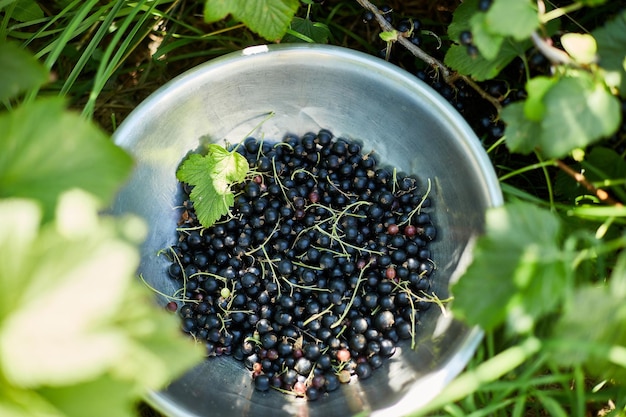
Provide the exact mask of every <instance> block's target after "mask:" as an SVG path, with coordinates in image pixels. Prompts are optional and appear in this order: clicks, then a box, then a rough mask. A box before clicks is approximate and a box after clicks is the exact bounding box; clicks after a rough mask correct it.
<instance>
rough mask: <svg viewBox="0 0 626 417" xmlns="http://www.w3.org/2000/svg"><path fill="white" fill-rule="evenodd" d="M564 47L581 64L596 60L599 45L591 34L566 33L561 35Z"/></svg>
mask: <svg viewBox="0 0 626 417" xmlns="http://www.w3.org/2000/svg"><path fill="white" fill-rule="evenodd" d="M561 44H562V45H563V49H565V51H566V52H567V53H568V54H569V55H570V56H571V57H572V58H573V59H574V61H576V62H578V63H580V64H585V65H586V64H591V63H593V62H595V61H596V54H597V52H598V45H597V44H596V40H595V39H594V38H593V36H591V35H587V34H582V33H565V34H564V35H563V36H561Z"/></svg>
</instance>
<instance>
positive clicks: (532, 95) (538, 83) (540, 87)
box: [524, 76, 557, 122]
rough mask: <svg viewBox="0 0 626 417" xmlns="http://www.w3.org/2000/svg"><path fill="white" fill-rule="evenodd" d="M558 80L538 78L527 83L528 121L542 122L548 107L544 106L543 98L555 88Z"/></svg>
mask: <svg viewBox="0 0 626 417" xmlns="http://www.w3.org/2000/svg"><path fill="white" fill-rule="evenodd" d="M556 80H557V79H556V78H551V77H545V76H538V77H535V78H531V79H530V80H528V82H527V83H526V91H528V98H527V99H526V101H525V102H524V115H525V116H526V118H528V120H531V121H533V122H540V121H541V120H542V119H543V116H544V114H545V111H546V106H545V105H544V104H543V97H544V96H545V94H546V92H547V91H548V90H549V89H550V88H552V86H554V84H555V83H556Z"/></svg>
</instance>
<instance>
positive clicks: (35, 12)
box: [11, 0, 44, 22]
mask: <svg viewBox="0 0 626 417" xmlns="http://www.w3.org/2000/svg"><path fill="white" fill-rule="evenodd" d="M43 16H44V15H43V10H41V7H39V5H38V4H37V2H36V1H35V0H17V4H16V5H15V10H13V14H12V15H11V17H12V18H13V19H15V20H17V21H18V22H29V21H31V20H38V19H43Z"/></svg>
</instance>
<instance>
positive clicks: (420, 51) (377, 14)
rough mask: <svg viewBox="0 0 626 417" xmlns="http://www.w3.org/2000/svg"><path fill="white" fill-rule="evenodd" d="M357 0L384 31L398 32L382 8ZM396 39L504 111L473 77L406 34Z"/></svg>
mask: <svg viewBox="0 0 626 417" xmlns="http://www.w3.org/2000/svg"><path fill="white" fill-rule="evenodd" d="M356 1H357V3H359V4H360V5H361V7H363V8H364V9H366V10H369V11H371V12H372V13H373V14H374V17H375V18H376V21H377V22H378V24H379V25H380V27H381V29H382V30H383V31H384V32H394V31H395V32H397V30H396V29H395V28H394V27H393V25H392V24H391V23H389V22H388V21H387V20H385V17H384V15H383V13H382V12H381V11H380V10H378V7H376V6H375V5H374V4H372V3H371V2H370V1H369V0H356ZM395 41H396V42H399V43H400V45H402V46H403V47H405V48H406V49H407V50H408V51H409V52H411V53H412V54H413V55H414V56H415V57H416V58H418V59H420V60H422V61H424V62H425V63H426V64H428V65H430V66H431V67H433V68H436V69H437V71H439V72H440V73H441V75H442V76H443V78H444V80H445V81H446V83H448V84H450V85H454V82H455V81H457V80H459V79H460V80H463V81H464V82H465V83H466V84H467V85H469V86H470V87H471V88H472V89H474V90H475V91H476V92H477V93H478V94H479V95H480V96H481V97H482V98H483V99H485V100H487V101H488V102H489V103H491V104H492V105H493V106H494V107H495V108H496V111H497V112H498V114H500V112H501V111H502V104H501V103H500V101H499V100H498V99H497V98H495V97H493V96H491V95H490V94H489V93H487V92H486V91H485V90H483V89H482V88H481V87H480V86H479V85H478V84H477V83H476V82H474V80H472V79H471V78H469V77H467V76H465V75H461V74H459V73H457V72H455V71H451V70H450V68H448V67H447V66H446V65H445V64H444V63H443V62H441V61H439V60H438V59H436V58H434V57H432V56H430V55H429V54H428V53H426V52H425V51H424V50H423V49H421V48H420V47H418V46H416V45H414V44H413V43H412V42H411V41H409V40H408V39H407V38H406V37H404V36H398V37H397V39H396V40H395Z"/></svg>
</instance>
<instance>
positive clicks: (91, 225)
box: [0, 190, 141, 387]
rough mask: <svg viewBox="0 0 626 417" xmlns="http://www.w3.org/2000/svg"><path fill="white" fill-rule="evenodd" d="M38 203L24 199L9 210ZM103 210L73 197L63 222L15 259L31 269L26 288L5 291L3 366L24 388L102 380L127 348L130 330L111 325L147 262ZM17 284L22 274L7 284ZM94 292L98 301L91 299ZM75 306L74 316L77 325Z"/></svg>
mask: <svg viewBox="0 0 626 417" xmlns="http://www.w3.org/2000/svg"><path fill="white" fill-rule="evenodd" d="M1 204H2V205H3V206H4V204H6V203H1ZM34 204H35V203H34V202H32V201H29V200H23V202H22V203H19V204H16V203H12V204H11V205H10V206H9V208H8V209H7V208H6V207H5V208H4V210H11V209H13V210H15V209H16V206H19V205H23V206H24V207H27V206H28V205H34ZM96 207H97V201H96V200H95V199H94V198H93V197H92V196H89V195H87V194H85V193H84V192H82V191H79V190H75V191H72V192H68V193H65V194H64V195H63V196H62V198H61V201H60V205H59V213H58V218H57V221H56V222H55V223H53V224H50V223H49V224H48V225H46V226H44V228H43V229H42V230H41V231H40V235H38V236H37V239H36V240H33V241H31V245H30V247H24V248H23V249H24V252H22V253H21V254H20V255H19V258H18V259H15V260H12V261H11V262H12V263H17V264H18V265H22V266H23V267H22V268H21V271H22V275H20V283H21V285H22V287H23V289H20V290H19V291H15V292H14V293H5V291H4V290H3V296H4V297H7V298H9V297H10V298H11V301H10V302H9V303H8V307H9V311H10V314H9V315H8V316H7V315H6V314H5V315H4V316H5V317H4V320H3V322H4V323H3V325H2V330H1V337H0V358H1V360H0V363H2V367H3V371H4V374H5V375H6V378H7V379H8V380H9V381H11V382H12V383H13V384H15V385H17V386H23V387H36V386H39V385H44V384H45V385H65V384H71V383H74V382H77V381H81V380H85V379H89V378H93V377H96V376H97V375H100V374H101V373H103V372H104V371H105V370H106V369H107V368H108V367H110V366H111V364H112V363H113V362H114V361H115V360H116V359H117V357H119V356H120V355H121V354H122V353H123V351H124V349H126V343H127V341H126V338H125V337H124V334H123V332H121V331H120V329H118V328H116V327H114V326H111V325H110V324H107V320H111V318H112V317H114V314H115V312H116V311H117V309H118V308H119V306H120V303H121V302H122V300H123V298H124V294H125V293H126V291H127V290H128V286H129V284H130V282H131V279H132V276H133V273H134V271H135V269H136V268H137V266H138V264H139V256H138V252H137V250H136V247H135V245H134V244H132V243H129V242H125V241H123V240H120V239H119V238H118V236H116V234H115V233H113V232H114V229H113V230H112V229H111V228H110V227H106V223H104V224H102V225H101V224H100V222H99V221H98V218H97V209H96ZM5 213H6V211H5ZM80 213H90V214H89V215H87V216H82V217H81V216H80ZM10 214H12V215H11V216H10V217H9V218H12V217H14V216H13V214H14V213H10ZM72 220H73V222H72ZM68 223H69V224H68ZM10 232H12V231H11V229H9V230H8V231H7V233H10ZM3 233H4V231H3ZM10 237H11V236H10V235H9V238H10ZM139 237H141V235H139ZM2 240H8V239H7V238H6V237H5V238H4V239H2ZM10 279H15V276H13V277H2V278H1V279H0V282H3V283H4V282H7V281H8V280H10ZM11 288H12V287H9V289H11ZM13 289H14V287H13ZM93 291H95V292H96V293H97V297H89V296H88V294H90V293H91V292H93ZM68 306H72V307H71V309H72V311H74V314H72V315H71V319H70V318H68V316H67V313H68V310H67V309H68ZM3 307H4V306H3ZM5 308H6V307H5ZM42 311H45V315H44V316H42V314H41V312H42ZM33 328H37V329H38V331H36V332H33V331H32V329H33Z"/></svg>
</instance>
